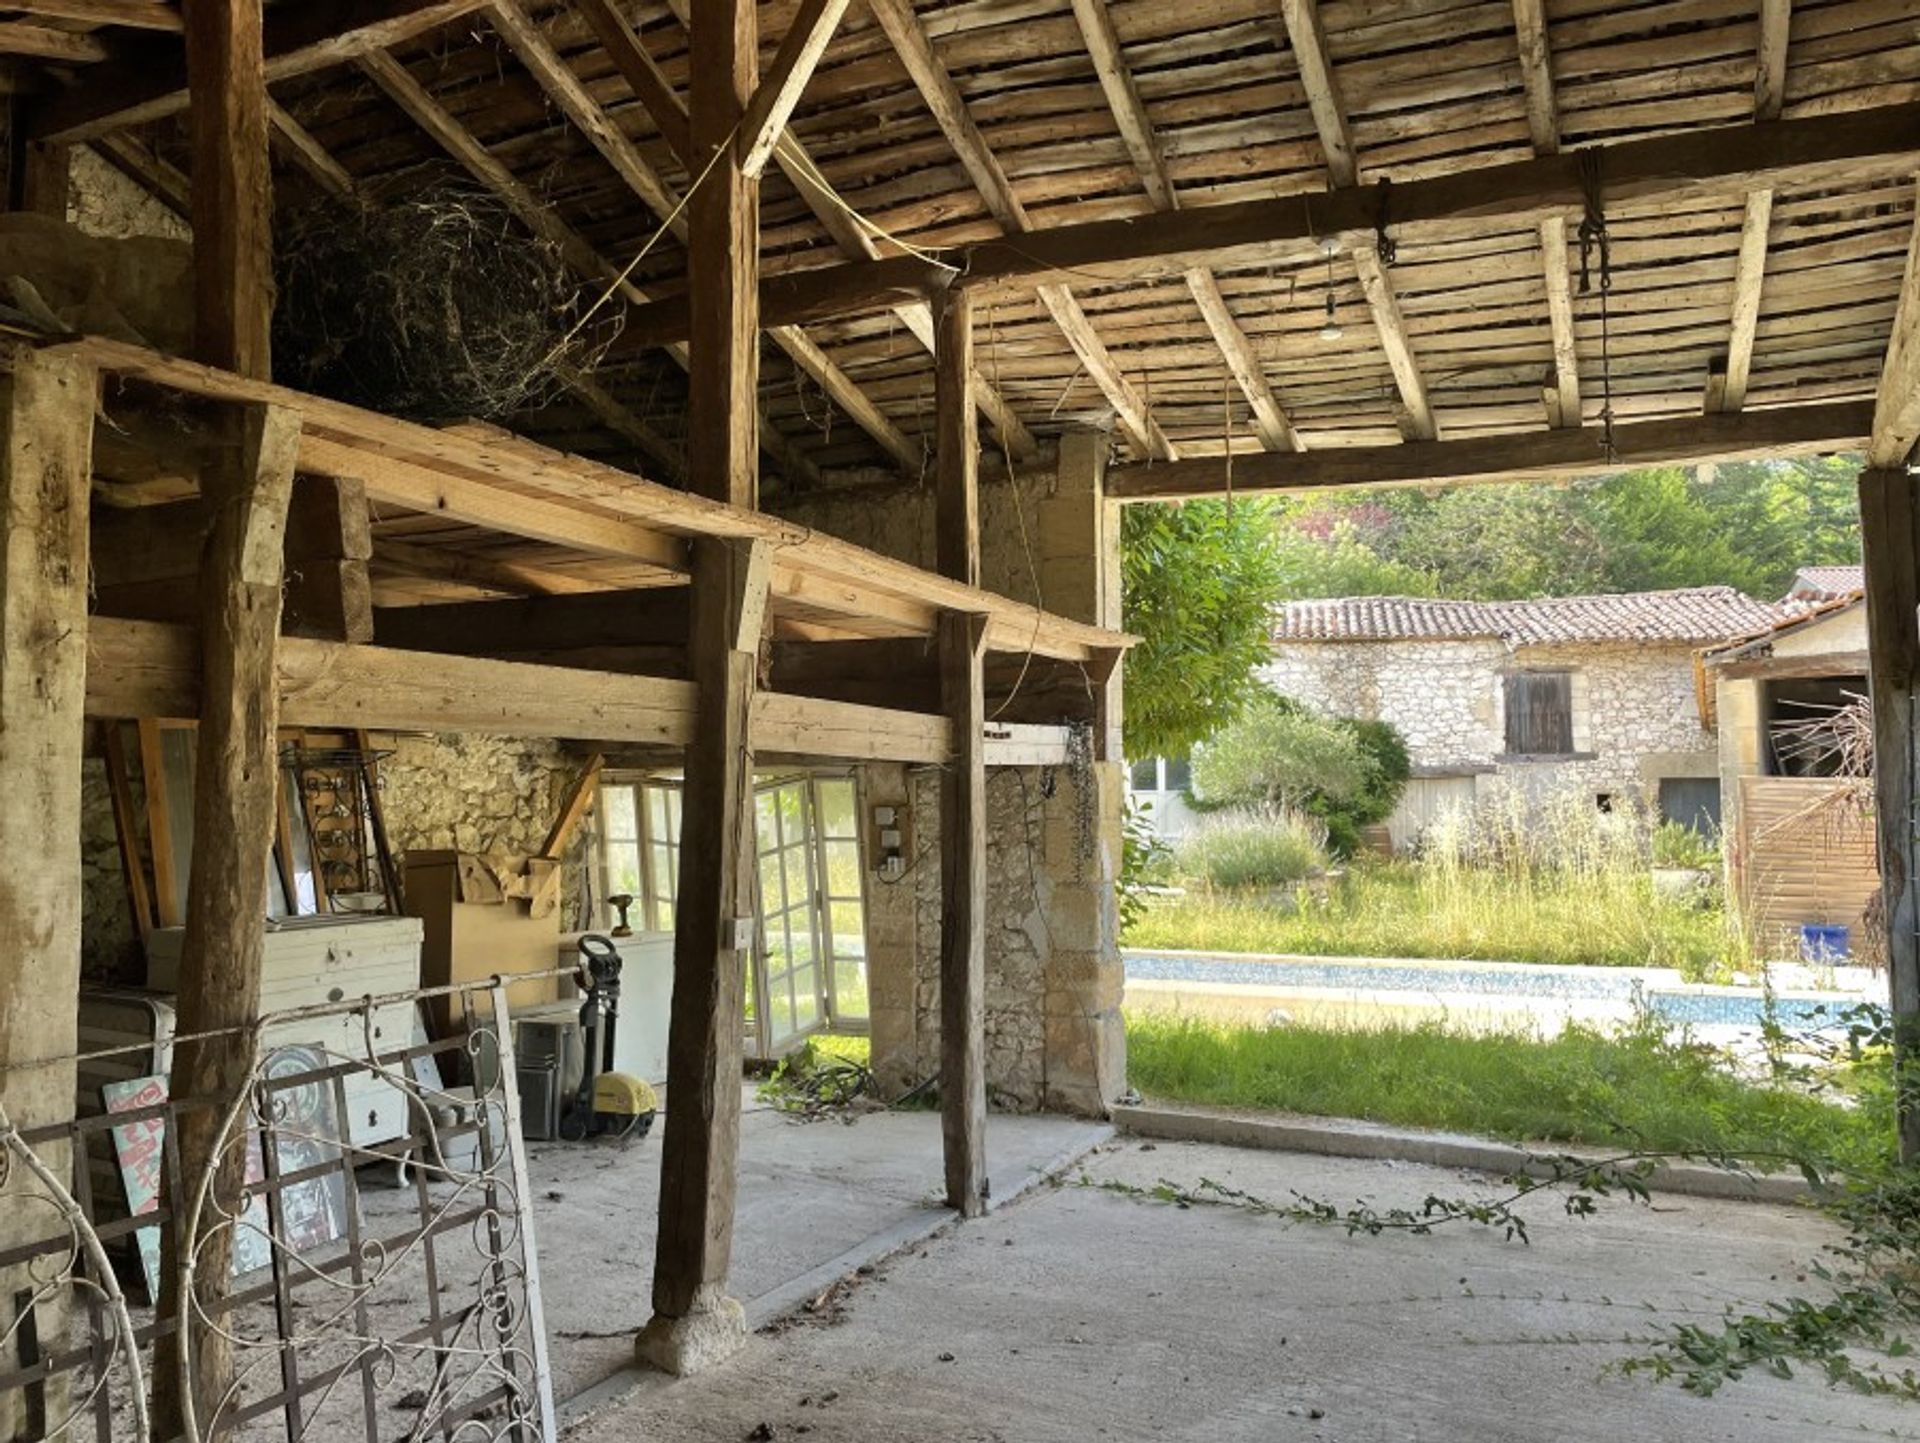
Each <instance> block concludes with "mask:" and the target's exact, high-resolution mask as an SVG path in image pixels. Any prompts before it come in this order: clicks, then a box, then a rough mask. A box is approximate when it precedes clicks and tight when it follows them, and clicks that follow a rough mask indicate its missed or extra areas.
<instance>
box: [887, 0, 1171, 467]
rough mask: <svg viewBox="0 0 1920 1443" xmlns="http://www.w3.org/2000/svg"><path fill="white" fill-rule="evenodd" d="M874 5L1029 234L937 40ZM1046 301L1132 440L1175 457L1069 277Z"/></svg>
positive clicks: (938, 112) (990, 199)
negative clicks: (1071, 287) (936, 47)
mask: <svg viewBox="0 0 1920 1443" xmlns="http://www.w3.org/2000/svg"><path fill="white" fill-rule="evenodd" d="M868 9H869V10H870V11H871V12H872V14H873V18H874V19H875V21H877V22H878V23H879V26H880V29H881V30H882V31H883V32H884V33H885V35H886V37H887V40H888V43H890V44H891V45H892V46H893V49H894V53H895V54H896V55H898V56H899V57H900V61H901V64H903V65H904V66H905V67H906V70H907V75H908V76H909V78H911V79H912V81H913V83H914V88H915V89H916V90H918V91H919V92H920V98H921V100H922V101H924V102H925V104H926V106H927V109H928V110H929V111H931V112H932V114H933V118H934V120H935V121H936V122H937V123H938V124H939V126H940V131H941V134H943V135H944V136H945V137H946V139H947V143H948V144H949V145H950V146H952V147H953V151H954V154H955V155H956V156H957V157H958V158H959V161H960V165H961V168H962V169H964V170H965V171H966V172H967V174H968V176H969V177H970V178H971V179H972V180H973V183H974V186H975V187H976V188H977V189H978V190H979V192H980V196H981V199H982V200H984V201H985V202H986V205H987V209H988V210H989V211H990V212H992V214H993V217H994V219H995V220H997V221H999V222H1000V224H1001V225H1002V226H1003V227H1005V228H1006V229H1007V230H1008V231H1010V232H1028V231H1031V230H1032V228H1033V225H1032V221H1031V220H1030V219H1029V218H1028V216H1027V210H1026V206H1025V205H1023V204H1022V203H1021V201H1020V198H1019V196H1018V195H1016V194H1015V193H1014V189H1013V184H1012V182H1011V181H1009V180H1008V179H1007V173H1006V171H1005V170H1004V169H1002V167H1001V165H1000V160H999V157H997V156H996V155H995V154H994V153H993V149H992V147H991V146H989V145H988V144H987V142H986V138H985V137H984V136H983V135H981V133H980V127H979V126H978V125H976V124H975V123H974V119H973V115H972V113H971V112H970V111H969V110H968V108H967V103H966V100H965V98H964V97H963V96H962V95H961V94H960V88H959V87H958V86H957V85H955V84H954V83H953V76H952V75H950V74H949V73H948V71H947V67H946V65H945V64H944V63H943V62H942V61H941V59H940V57H939V56H938V55H937V54H936V53H935V51H934V48H933V40H932V38H931V37H930V36H929V35H928V34H927V31H926V27H925V26H924V25H922V24H921V22H920V18H919V16H918V15H917V14H915V12H914V9H913V6H912V4H911V3H909V0H868ZM1039 296H1040V303H1041V304H1042V305H1043V306H1044V307H1045V308H1046V311H1047V314H1048V315H1049V316H1051V317H1052V318H1053V322H1054V324H1055V325H1057V326H1058V327H1059V328H1060V333H1061V334H1062V335H1063V336H1065V337H1066V340H1067V344H1068V345H1069V346H1071V347H1072V348H1073V353H1074V355H1075V356H1076V357H1077V358H1078V359H1079V361H1080V364H1081V365H1082V366H1083V367H1085V368H1086V372H1087V375H1088V376H1089V377H1090V378H1091V379H1092V381H1093V383H1094V384H1095V385H1096V386H1098V387H1099V388H1100V391H1101V394H1103V395H1104V396H1105V397H1106V398H1107V404H1108V405H1110V406H1112V407H1113V411H1114V416H1115V418H1116V419H1117V420H1118V421H1119V424H1120V428H1121V430H1122V432H1123V433H1124V434H1125V435H1126V438H1127V443H1128V445H1130V446H1131V447H1133V449H1134V450H1135V451H1137V452H1139V453H1140V454H1141V455H1143V456H1148V457H1152V458H1154V459H1156V460H1162V461H1170V460H1172V459H1174V457H1175V455H1176V454H1177V452H1176V451H1175V449H1174V446H1173V443H1172V442H1171V441H1169V440H1168V439H1167V436H1166V433H1165V432H1164V431H1162V430H1161V429H1160V424H1159V423H1158V422H1157V421H1155V420H1154V419H1153V417H1152V415H1151V414H1150V413H1149V411H1148V409H1147V406H1146V404H1145V402H1144V401H1142V400H1141V398H1140V395H1139V393H1138V392H1137V391H1136V390H1135V389H1134V386H1133V384H1132V382H1130V381H1128V380H1127V378H1126V376H1125V375H1124V374H1123V373H1122V372H1121V369H1120V366H1119V363H1118V362H1116V361H1115V360H1114V358H1113V355H1112V353H1111V352H1110V351H1108V349H1107V346H1106V343H1105V342H1104V341H1102V340H1101V339H1100V335H1099V333H1098V332H1097V331H1096V330H1095V329H1094V325H1093V322H1092V321H1091V320H1090V319H1089V318H1088V316H1087V313H1086V311H1085V310H1083V309H1082V308H1081V305H1080V302H1079V301H1078V300H1076V299H1075V298H1074V295H1073V292H1072V291H1071V290H1069V289H1068V287H1067V285H1066V283H1065V281H1064V280H1055V281H1052V282H1050V283H1048V284H1046V285H1043V286H1041V287H1039Z"/></svg>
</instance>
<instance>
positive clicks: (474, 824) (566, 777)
mask: <svg viewBox="0 0 1920 1443" xmlns="http://www.w3.org/2000/svg"><path fill="white" fill-rule="evenodd" d="M375 745H376V747H378V748H380V749H382V750H385V749H387V748H391V749H392V752H393V754H392V755H391V756H390V757H388V758H386V759H385V760H384V761H383V762H382V763H381V775H382V777H383V779H384V784H383V786H382V788H381V801H382V804H383V811H384V813H385V816H386V821H387V840H388V842H389V843H390V845H391V846H392V847H393V849H394V852H395V854H396V861H404V854H405V853H406V852H407V851H408V850H409V849H410V848H432V849H449V848H457V849H459V850H460V851H465V852H482V853H492V852H499V853H505V854H508V855H510V856H527V855H531V854H532V853H534V852H537V851H538V850H539V848H540V846H541V844H542V843H544V842H545V841H546V835H547V829H548V828H549V827H550V826H552V824H553V819H554V817H555V815H556V814H557V813H558V811H559V808H560V803H561V801H562V799H563V798H564V797H565V794H566V791H567V788H568V787H570V786H571V785H572V783H573V779H574V777H575V776H576V775H577V774H578V771H579V759H578V758H577V757H574V756H571V755H569V754H568V753H566V752H565V751H564V750H563V749H562V748H561V747H560V745H559V743H557V742H551V741H522V740H516V739H512V738H506V737H491V736H465V735H458V736H457V735H437V736H400V737H376V738H375ZM139 785H140V778H139V771H138V767H137V765H136V767H135V768H134V776H133V789H134V806H135V810H136V812H137V813H138V812H140V811H141V809H142V807H143V805H144V803H143V801H142V797H141V793H140V790H139ZM592 838H593V829H592V821H591V818H589V820H588V822H587V823H585V824H583V825H582V826H581V827H580V829H579V830H578V831H576V832H575V833H574V838H573V843H572V845H571V846H570V847H569V848H568V850H567V854H566V856H565V858H564V859H563V860H562V867H561V892H560V899H561V901H560V927H561V930H562V931H575V930H578V929H580V928H581V927H583V926H585V925H586V923H585V921H584V920H583V919H584V915H585V914H584V911H583V909H582V905H581V896H582V891H583V886H584V884H585V882H586V879H587V877H588V876H589V871H590V860H591V858H592V857H593V840H592ZM81 868H82V887H83V891H82V898H83V904H84V907H85V912H84V915H83V918H82V929H81V962H82V966H83V968H84V971H85V973H86V975H87V976H88V977H91V978H94V979H96V980H99V981H111V982H123V983H133V984H138V983H139V982H141V981H142V979H143V978H144V976H145V971H146V968H145V963H144V961H143V959H142V958H141V955H140V949H139V943H138V938H137V934H136V932H135V930H134V925H133V910H132V907H131V905H130V904H129V902H128V900H127V886H126V877H125V873H124V872H123V870H122V868H121V864H120V848H119V841H118V838H117V836H116V833H115V830H114V824H113V806H112V801H111V798H110V795H109V793H108V790H107V779H106V765H105V763H104V762H103V761H101V760H100V759H98V758H89V759H88V760H87V763H86V767H85V770H84V772H83V773H82V777H81Z"/></svg>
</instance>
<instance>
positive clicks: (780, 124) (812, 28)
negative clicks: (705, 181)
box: [734, 0, 849, 178]
mask: <svg viewBox="0 0 1920 1443" xmlns="http://www.w3.org/2000/svg"><path fill="white" fill-rule="evenodd" d="M848 3H849V0H800V9H799V11H798V13H796V14H795V15H794V17H793V22H792V24H790V25H789V26H788V27H787V33H786V37H785V38H784V39H783V40H782V41H781V42H780V49H779V51H778V52H777V53H776V54H775V55H774V57H773V65H772V66H771V67H770V68H769V69H768V71H767V73H766V74H765V75H763V76H761V77H760V84H759V86H758V88H757V89H756V90H755V91H754V93H753V98H752V99H751V100H750V101H748V102H747V110H746V114H745V115H744V116H742V117H741V120H740V132H739V135H738V137H737V138H736V139H735V141H734V149H735V151H736V153H738V155H739V156H740V170H741V172H742V173H743V174H744V175H746V176H748V177H749V178H754V177H757V176H758V175H759V174H760V172H761V171H763V170H765V169H766V168H767V162H768V161H769V160H771V159H772V158H773V148H774V146H775V145H776V144H778V143H779V140H780V136H781V134H782V133H783V132H784V131H785V130H786V128H787V122H788V121H789V120H790V119H792V118H793V110H794V107H795V106H796V105H798V104H799V103H800V96H801V95H802V93H804V92H805V90H806V88H807V82H808V81H809V80H811V79H812V78H813V72H814V70H815V69H816V68H818V66H819V64H820V58H821V57H822V56H823V55H825V54H826V53H827V42H829V41H830V40H832V39H833V32H834V28H835V27H836V26H837V25H839V23H840V17H841V16H842V15H845V14H846V13H847V5H848Z"/></svg>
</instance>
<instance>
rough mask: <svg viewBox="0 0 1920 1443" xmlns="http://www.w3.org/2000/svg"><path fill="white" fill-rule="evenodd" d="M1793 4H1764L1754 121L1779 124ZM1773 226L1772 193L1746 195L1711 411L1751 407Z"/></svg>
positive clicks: (1775, 0)
mask: <svg viewBox="0 0 1920 1443" xmlns="http://www.w3.org/2000/svg"><path fill="white" fill-rule="evenodd" d="M1792 20H1793V0H1761V5H1760V44H1759V47H1758V51H1757V57H1756V63H1755V66H1754V81H1753V118H1754V119H1755V120H1778V119H1779V118H1780V109H1781V106H1782V104H1783V103H1784V102H1785V100H1786V92H1787V39H1788V30H1789V29H1790V27H1791V23H1792ZM1772 223H1773V192H1772V190H1770V189H1767V188H1764V187H1762V188H1760V189H1757V190H1751V191H1748V192H1747V209H1746V214H1745V215H1744V216H1743V217H1742V218H1741V221H1740V258H1739V260H1738V261H1737V262H1735V264H1734V271H1733V305H1732V321H1731V325H1730V328H1729V333H1728V336H1727V360H1726V365H1725V366H1724V367H1723V368H1722V369H1721V374H1720V375H1719V376H1717V377H1716V378H1715V379H1714V380H1713V381H1712V383H1711V384H1710V385H1709V388H1708V392H1707V407H1708V409H1717V410H1722V411H1738V410H1739V409H1740V408H1741V407H1742V406H1744V405H1746V403H1747V382H1748V379H1749V377H1750V375H1751V374H1752V369H1753V341H1754V336H1755V335H1756V334H1757V332H1758V330H1759V326H1760V292H1761V288H1762V286H1763V285H1764V284H1765V282H1766V275H1767V231H1768V228H1769V227H1770V226H1771V225H1772Z"/></svg>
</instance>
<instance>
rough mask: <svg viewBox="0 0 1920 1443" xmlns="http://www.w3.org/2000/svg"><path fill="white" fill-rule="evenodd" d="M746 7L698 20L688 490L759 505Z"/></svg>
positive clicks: (755, 188) (726, 2)
mask: <svg viewBox="0 0 1920 1443" xmlns="http://www.w3.org/2000/svg"><path fill="white" fill-rule="evenodd" d="M755 36H756V27H755V23H754V8H753V5H752V3H751V0H708V3H707V4H705V5H702V6H701V7H700V13H699V14H698V15H697V16H696V17H695V18H694V22H693V28H692V37H691V44H690V56H691V63H692V67H693V83H692V87H691V92H690V94H689V96H688V124H689V126H690V127H691V132H692V137H693V138H692V145H693V160H692V168H693V171H694V173H695V174H696V175H697V174H699V173H700V172H701V171H702V170H703V169H704V168H705V167H706V165H707V164H708V163H709V161H710V160H711V158H712V156H713V154H714V152H715V151H717V150H720V149H722V148H723V147H724V148H727V150H728V153H727V154H726V155H724V156H722V157H721V158H720V159H719V160H718V161H714V162H713V172H712V174H710V175H708V176H707V178H706V180H705V182H704V183H703V184H701V186H700V187H699V188H698V189H697V190H695V191H694V193H693V198H692V200H690V201H689V202H688V203H687V218H688V226H689V233H688V237H687V292H688V294H689V296H690V297H691V298H692V307H693V312H692V333H691V335H690V337H689V341H690V347H691V352H692V354H691V357H690V362H691V367H692V369H691V372H690V377H689V385H690V388H691V394H690V395H689V397H688V408H689V410H690V412H691V420H690V424H689V427H688V431H687V478H688V488H689V489H690V490H692V491H694V492H697V493H698V494H700V495H702V496H708V497H711V498H712V499H714V500H716V501H726V502H729V503H731V504H732V505H735V506H745V507H748V508H750V509H751V508H755V507H757V506H758V505H759V498H758V492H759V486H758V477H757V476H756V474H755V466H754V461H755V454H756V451H757V447H758V442H757V440H756V438H755V425H756V420H755V418H756V417H757V415H758V412H759V396H758V394H757V390H756V388H757V386H758V384H759V378H760V293H759V285H760V274H759V272H760V183H759V182H758V181H757V180H750V179H748V178H747V177H746V176H745V175H744V174H742V172H741V169H740V157H739V153H738V152H737V151H734V150H732V149H731V147H732V145H733V137H734V127H735V126H737V125H738V124H739V123H740V117H741V112H742V110H743V109H744V107H745V106H746V104H747V101H748V99H749V98H750V97H751V96H752V94H753V89H754V80H755V73H756V70H757V68H758V66H757V61H756V54H755V46H756V40H755Z"/></svg>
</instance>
